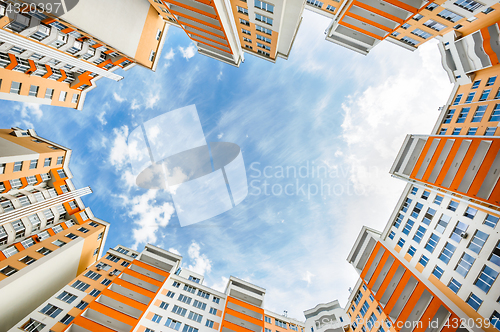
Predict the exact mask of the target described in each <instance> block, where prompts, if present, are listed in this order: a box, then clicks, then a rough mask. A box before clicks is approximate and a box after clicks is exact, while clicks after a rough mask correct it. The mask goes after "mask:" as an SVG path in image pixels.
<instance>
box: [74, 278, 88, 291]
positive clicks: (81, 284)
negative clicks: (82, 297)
mask: <svg viewBox="0 0 500 332" xmlns="http://www.w3.org/2000/svg"><path fill="white" fill-rule="evenodd" d="M71 287H73V288H76V289H78V290H81V291H82V292H85V291H86V290H87V288H89V287H90V285H89V284H87V283H84V282H83V281H80V280H77V281H75V282H74V283H73V284H72V285H71Z"/></svg>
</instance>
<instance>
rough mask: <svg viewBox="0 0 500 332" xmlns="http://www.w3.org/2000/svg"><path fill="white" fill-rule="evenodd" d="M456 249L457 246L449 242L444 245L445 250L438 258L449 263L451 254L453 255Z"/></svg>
mask: <svg viewBox="0 0 500 332" xmlns="http://www.w3.org/2000/svg"><path fill="white" fill-rule="evenodd" d="M456 249H457V247H455V246H454V245H453V244H451V243H449V242H448V243H446V245H445V246H444V248H443V251H442V252H441V254H439V257H438V258H439V259H440V260H441V261H443V262H444V263H446V264H448V262H449V261H450V259H451V256H453V253H454V252H455V250H456Z"/></svg>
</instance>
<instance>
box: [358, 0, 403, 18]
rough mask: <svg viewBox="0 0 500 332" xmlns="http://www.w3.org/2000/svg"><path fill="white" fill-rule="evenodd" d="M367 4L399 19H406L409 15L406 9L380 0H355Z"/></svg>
mask: <svg viewBox="0 0 500 332" xmlns="http://www.w3.org/2000/svg"><path fill="white" fill-rule="evenodd" d="M357 1H359V2H361V3H363V4H365V5H367V6H370V7H373V8H375V9H378V10H380V11H382V12H384V13H387V14H389V15H392V16H396V17H397V18H399V19H401V20H406V19H407V18H408V17H409V16H410V13H409V12H407V11H406V10H403V9H401V8H399V7H396V6H393V5H391V4H390V3H388V2H385V1H380V0H375V1H374V0H357Z"/></svg>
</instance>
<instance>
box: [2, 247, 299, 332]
mask: <svg viewBox="0 0 500 332" xmlns="http://www.w3.org/2000/svg"><path fill="white" fill-rule="evenodd" d="M181 262H182V257H181V256H179V255H177V254H174V253H171V252H169V251H166V250H163V249H161V248H158V247H155V246H152V245H146V247H145V248H144V250H143V251H142V252H137V251H135V250H131V249H129V248H125V247H123V246H116V247H115V248H114V249H110V250H108V252H107V254H106V256H105V257H103V258H102V259H101V260H100V261H98V262H97V263H96V264H94V265H93V266H91V267H89V268H88V269H86V270H85V271H83V272H82V273H81V274H80V275H79V276H77V277H76V278H75V279H73V280H72V281H70V282H69V283H68V284H67V285H66V286H64V287H62V288H61V289H59V290H58V291H56V292H54V293H53V295H52V297H50V298H48V299H47V300H45V301H44V302H43V303H41V304H39V305H38V306H37V308H35V310H33V311H32V312H31V313H28V314H27V315H26V316H25V317H24V318H22V319H20V320H19V322H18V323H17V324H16V325H15V326H14V327H12V329H11V331H19V330H24V331H37V332H45V331H49V330H50V331H54V332H59V331H69V332H75V331H78V332H84V331H103V332H106V331H140V332H144V331H147V332H152V331H157V332H159V331H164V330H165V327H168V328H171V329H173V330H176V331H184V332H197V331H207V332H209V331H214V330H216V331H254V332H263V331H264V329H266V328H265V326H269V328H272V329H273V330H275V331H278V332H282V331H289V330H293V331H300V332H303V327H304V325H303V323H301V322H300V321H297V320H295V319H291V318H288V317H284V316H281V315H278V314H275V313H273V312H270V311H267V310H265V309H264V308H263V305H264V296H265V289H263V288H261V287H258V286H255V285H252V284H251V283H248V282H246V281H244V280H241V279H238V278H235V277H230V278H229V281H228V283H227V286H226V289H225V291H224V292H220V291H217V290H215V289H212V288H209V287H207V286H205V285H203V280H204V277H203V276H202V275H199V274H197V273H195V272H192V271H189V270H187V269H183V268H181ZM266 331H267V330H266Z"/></svg>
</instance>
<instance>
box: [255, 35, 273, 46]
mask: <svg viewBox="0 0 500 332" xmlns="http://www.w3.org/2000/svg"><path fill="white" fill-rule="evenodd" d="M257 39H258V40H261V41H263V42H266V43H268V44H271V39H269V38H267V37H264V36H261V35H259V34H257Z"/></svg>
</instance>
